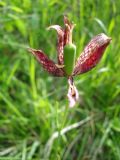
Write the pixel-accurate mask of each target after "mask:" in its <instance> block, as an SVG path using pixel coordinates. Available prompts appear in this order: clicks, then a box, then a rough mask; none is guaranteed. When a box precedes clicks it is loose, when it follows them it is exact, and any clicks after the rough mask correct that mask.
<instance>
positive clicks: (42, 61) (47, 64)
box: [29, 48, 64, 77]
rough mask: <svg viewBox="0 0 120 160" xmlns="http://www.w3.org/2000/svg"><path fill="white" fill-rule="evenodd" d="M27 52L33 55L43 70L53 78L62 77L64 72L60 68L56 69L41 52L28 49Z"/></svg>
mask: <svg viewBox="0 0 120 160" xmlns="http://www.w3.org/2000/svg"><path fill="white" fill-rule="evenodd" d="M29 51H30V52H31V53H33V55H34V56H35V57H36V58H37V60H38V61H39V62H40V64H41V65H42V66H43V68H44V69H45V70H46V71H47V72H48V73H50V74H51V75H53V76H56V77H63V76H64V72H63V70H62V69H61V68H59V67H57V65H56V64H55V63H54V62H53V61H52V60H50V59H49V58H48V57H47V56H46V55H45V54H44V53H43V51H41V50H36V49H32V48H29Z"/></svg>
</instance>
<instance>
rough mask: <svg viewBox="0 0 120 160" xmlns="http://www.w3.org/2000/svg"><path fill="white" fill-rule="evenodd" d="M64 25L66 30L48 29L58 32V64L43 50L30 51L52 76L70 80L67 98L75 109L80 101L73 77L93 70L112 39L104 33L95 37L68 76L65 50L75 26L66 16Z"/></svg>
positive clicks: (54, 27)
mask: <svg viewBox="0 0 120 160" xmlns="http://www.w3.org/2000/svg"><path fill="white" fill-rule="evenodd" d="M64 25H65V27H64V28H62V27H60V26H59V25H52V26H50V27H48V29H55V30H56V31H57V37H58V40H57V52H58V55H57V57H58V63H57V64H56V63H55V62H53V61H52V60H50V59H49V58H48V57H47V55H46V54H45V53H44V52H43V51H42V50H36V49H32V48H29V51H30V52H32V53H33V55H34V56H35V57H36V58H37V60H38V61H39V62H40V64H41V65H42V66H43V68H44V69H45V70H46V71H47V72H49V73H50V74H51V75H53V76H57V77H66V78H67V79H68V84H69V89H68V94H67V96H68V99H69V102H70V107H73V106H74V105H75V104H76V102H77V101H78V99H79V94H78V91H77V89H76V87H75V85H74V82H73V77H74V76H76V75H79V74H82V73H85V72H87V71H89V70H91V69H92V68H94V67H95V66H96V65H97V64H98V62H99V61H100V59H101V57H102V55H103V53H104V51H105V49H106V47H107V46H108V45H109V43H110V41H111V38H110V37H108V36H106V35H105V34H104V33H101V34H98V35H97V36H95V37H93V39H92V40H91V41H90V42H89V43H88V44H87V45H86V47H85V48H84V50H83V52H82V53H81V54H80V56H79V57H78V59H77V60H76V62H75V66H74V68H73V71H72V73H71V74H70V75H68V74H67V73H66V71H65V67H64V54H65V53H64V48H65V46H66V45H68V44H72V31H73V28H74V26H75V24H73V23H71V22H70V21H69V20H68V18H67V17H66V16H64ZM68 58H69V57H68Z"/></svg>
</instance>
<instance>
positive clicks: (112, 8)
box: [0, 0, 120, 160]
mask: <svg viewBox="0 0 120 160" xmlns="http://www.w3.org/2000/svg"><path fill="white" fill-rule="evenodd" d="M119 6H120V1H117V0H113V1H112V0H111V1H110V0H105V1H100V0H94V1H93V0H91V1H90V0H77V1H75V0H69V1H68V0H64V1H59V0H34V1H32V0H11V1H10V0H1V1H0V160H46V159H49V160H73V159H74V160H120V10H119ZM63 15H67V16H68V17H69V18H70V19H71V20H72V21H73V22H74V23H76V27H75V30H74V33H73V34H74V35H73V39H74V43H75V44H76V45H77V56H79V54H80V53H81V51H82V50H83V48H84V46H85V45H86V44H87V42H88V41H89V40H90V39H91V38H92V37H93V36H95V35H96V34H98V33H101V32H104V33H105V34H107V35H108V36H110V37H112V43H111V44H110V46H109V47H108V48H107V50H106V52H105V54H104V56H103V58H102V60H101V62H100V64H99V65H98V66H97V67H96V68H95V69H93V70H92V71H90V72H88V73H86V74H83V75H80V76H78V77H76V78H75V84H76V86H77V88H78V90H79V94H80V102H79V103H78V104H77V105H76V106H75V107H74V108H73V109H69V108H68V102H67V98H66V94H67V89H68V86H67V80H66V79H65V78H55V77H52V76H50V75H48V74H47V73H46V72H45V71H43V69H42V67H41V66H40V65H39V64H38V62H37V61H36V60H35V59H34V57H33V55H31V54H30V53H29V52H28V51H27V47H33V48H36V49H42V50H43V51H44V52H45V53H46V54H47V55H48V56H49V57H50V58H51V59H54V61H56V57H57V55H56V54H57V51H56V33H55V32H54V31H49V32H48V31H47V30H46V28H47V27H48V26H50V25H51V24H59V25H61V26H63Z"/></svg>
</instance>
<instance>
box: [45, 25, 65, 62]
mask: <svg viewBox="0 0 120 160" xmlns="http://www.w3.org/2000/svg"><path fill="white" fill-rule="evenodd" d="M48 29H55V30H56V31H57V34H58V42H57V51H58V64H61V65H63V63H64V61H63V45H64V31H63V29H62V28H61V27H60V26H59V25H52V26H50V27H48Z"/></svg>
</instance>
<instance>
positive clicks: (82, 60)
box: [73, 33, 111, 76]
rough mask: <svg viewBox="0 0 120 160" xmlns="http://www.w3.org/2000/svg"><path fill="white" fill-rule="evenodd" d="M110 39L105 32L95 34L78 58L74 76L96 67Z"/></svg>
mask: <svg viewBox="0 0 120 160" xmlns="http://www.w3.org/2000/svg"><path fill="white" fill-rule="evenodd" d="M110 41H111V38H109V37H107V36H106V35H105V34H104V33H101V34H99V35H97V36H95V37H94V38H93V39H92V40H91V41H90V42H89V43H88V45H87V46H86V47H85V49H84V51H83V52H82V53H81V55H80V57H79V58H78V59H77V62H76V65H75V68H74V71H73V76H75V75H79V74H81V73H85V72H87V71H89V70H91V69H92V68H94V67H95V66H96V65H97V64H98V62H99V61H100V59H101V57H102V55H103V53H104V51H105V49H106V47H107V46H108V45H109V43H110Z"/></svg>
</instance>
